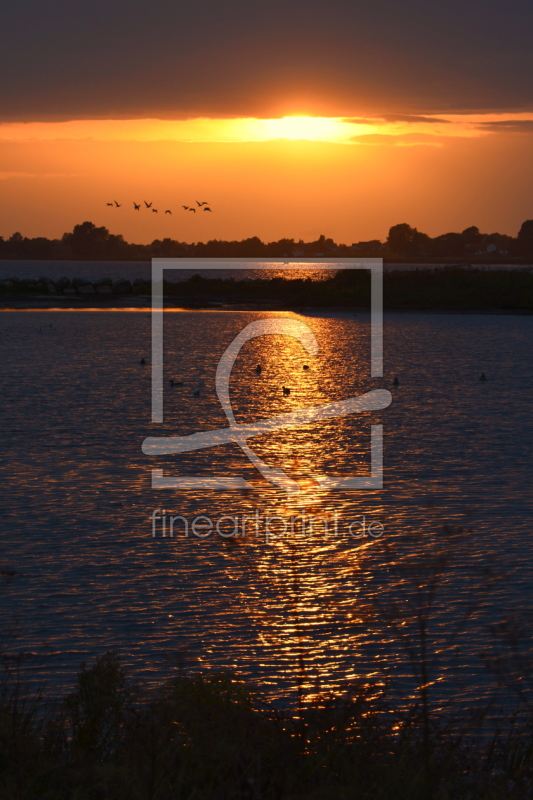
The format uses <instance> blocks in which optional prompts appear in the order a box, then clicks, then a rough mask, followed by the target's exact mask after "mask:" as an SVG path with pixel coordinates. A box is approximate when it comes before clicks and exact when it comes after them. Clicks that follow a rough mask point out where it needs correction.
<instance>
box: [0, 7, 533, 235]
mask: <svg viewBox="0 0 533 800" xmlns="http://www.w3.org/2000/svg"><path fill="white" fill-rule="evenodd" d="M0 23H1V24H2V30H3V32H4V42H3V47H2V50H1V52H0V64H1V69H2V81H1V82H0V187H1V191H0V235H2V236H4V237H8V236H10V235H11V234H12V233H13V232H14V231H20V232H22V233H23V234H24V235H26V236H49V237H57V236H61V235H62V234H63V233H64V232H65V231H67V230H71V229H72V227H73V225H75V224H76V223H79V222H83V221H84V220H91V221H92V222H94V223H95V224H97V225H106V226H107V227H108V228H109V229H110V230H111V231H112V232H113V233H122V234H123V235H124V236H125V238H126V239H128V240H129V241H136V242H149V241H151V240H153V239H155V238H164V237H165V236H170V237H172V238H175V239H179V240H181V241H200V240H204V241H205V240H207V239H212V238H223V239H234V238H238V239H241V238H244V237H248V236H254V235H257V236H260V237H261V238H262V239H264V240H272V239H279V238H281V237H285V236H286V237H291V238H296V239H298V238H303V239H306V240H309V239H315V238H317V237H318V236H319V235H320V234H322V233H324V234H325V235H327V236H331V237H333V238H334V239H336V240H337V241H342V242H346V243H348V244H349V243H351V242H354V241H359V240H367V239H374V238H379V239H384V238H385V237H386V235H387V231H388V229H389V227H390V226H391V225H394V224H396V223H398V222H409V223H410V224H412V225H415V226H416V227H418V228H419V230H423V231H425V232H426V233H429V234H431V235H437V234H439V233H443V232H445V231H448V230H462V229H464V228H466V227H468V226H470V225H478V226H479V227H480V228H481V230H483V231H487V232H491V231H496V230H497V231H500V232H501V233H508V234H513V235H515V234H516V232H517V231H518V229H519V227H520V224H521V223H522V222H523V221H524V220H525V219H528V218H533V196H532V193H531V184H532V178H533V157H532V154H533V81H532V77H533V75H532V73H533V70H532V67H533V49H532V48H531V45H530V32H531V30H532V29H533V7H532V6H530V5H528V4H526V3H524V2H523V0H520V1H519V0H510V2H505V3H504V2H503V0H493V2H490V1H489V2H487V0H485V2H480V1H479V2H478V0H467V1H466V2H459V1H458V0H452V1H451V2H447V3H443V2H438V3H432V4H430V3H427V2H421V0H408V2H393V0H378V1H377V2H373V3H370V2H365V3H354V2H347V1H346V0H336V2H332V3H328V4H327V6H326V4H325V3H323V2H322V3H316V2H315V3H313V2H311V3H309V2H305V3H304V2H298V1H296V0H285V1H284V2H280V0H274V2H270V3H268V4H266V3H265V4H259V3H250V2H248V3H244V2H242V0H229V1H228V2H225V3H221V2H214V0H206V2H203V3H201V4H200V3H196V4H184V3H176V2H175V1H174V2H170V0H156V2H150V3H148V2H145V0H137V1H136V2H135V0H133V1H132V0H130V1H129V2H128V3H126V2H123V1H122V0H109V1H108V2H103V0H95V1H94V2H91V3H88V2H76V3H72V2H68V3H67V2H65V0H56V2H54V3H53V4H42V3H37V2H36V0H33V1H30V0H22V2H19V3H18V4H17V5H16V6H15V5H14V4H13V5H12V6H11V7H9V8H5V9H4V10H3V11H2V13H1V16H0ZM114 200H117V201H118V202H119V203H120V204H121V208H110V207H108V206H107V205H106V203H107V202H111V201H114ZM143 200H147V201H148V202H153V205H154V207H156V208H158V209H159V213H158V214H152V213H151V212H149V211H147V210H146V209H144V210H143V211H140V212H135V211H134V208H133V201H135V202H137V203H139V202H141V201H143ZM195 200H208V201H209V203H210V204H211V208H212V213H211V214H207V213H197V214H190V213H188V212H186V211H183V209H182V208H181V206H182V205H183V204H184V205H192V204H194V202H195ZM167 208H168V209H171V210H172V215H164V214H163V212H164V210H165V209H167Z"/></svg>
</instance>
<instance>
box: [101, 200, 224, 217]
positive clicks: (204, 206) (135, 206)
mask: <svg viewBox="0 0 533 800" xmlns="http://www.w3.org/2000/svg"><path fill="white" fill-rule="evenodd" d="M132 202H133V209H134V211H140V210H141V208H142V203H136V202H135V201H134V200H133V201H132ZM143 203H144V205H145V207H146V210H147V211H151V212H152V214H159V209H157V208H152V206H153V205H154V204H153V202H152V203H147V202H146V200H143ZM122 205H123V204H122V203H119V202H117V201H116V200H113V202H112V203H106V206H111V208H122ZM209 206H210V203H209V202H208V201H207V200H202V201H201V202H200V200H196V207H195V206H182V208H183V210H184V211H192V212H193V214H196V212H197V211H199V210H200V209H202V211H210V212H211V213H212V209H211V208H210V207H209ZM164 213H165V214H172V211H171V210H170V208H167V209H165V211H164Z"/></svg>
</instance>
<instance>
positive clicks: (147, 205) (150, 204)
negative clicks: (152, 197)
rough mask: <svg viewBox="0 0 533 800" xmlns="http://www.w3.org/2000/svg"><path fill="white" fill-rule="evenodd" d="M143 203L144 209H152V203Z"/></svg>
mask: <svg viewBox="0 0 533 800" xmlns="http://www.w3.org/2000/svg"><path fill="white" fill-rule="evenodd" d="M143 202H144V205H145V206H146V208H152V203H147V202H146V200H143ZM152 202H153V201H152Z"/></svg>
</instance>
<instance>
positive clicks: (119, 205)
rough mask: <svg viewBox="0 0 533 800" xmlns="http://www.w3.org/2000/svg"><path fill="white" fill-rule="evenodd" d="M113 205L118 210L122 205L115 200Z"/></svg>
mask: <svg viewBox="0 0 533 800" xmlns="http://www.w3.org/2000/svg"><path fill="white" fill-rule="evenodd" d="M115 205H116V207H117V208H120V207H121V205H122V203H117V201H116V200H115Z"/></svg>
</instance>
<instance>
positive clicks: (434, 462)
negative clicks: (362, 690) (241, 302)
mask: <svg viewBox="0 0 533 800" xmlns="http://www.w3.org/2000/svg"><path fill="white" fill-rule="evenodd" d="M269 316H270V317H276V316H283V317H284V318H294V319H302V320H304V321H305V322H306V323H307V324H308V325H309V326H310V327H311V328H312V329H313V331H314V332H315V334H316V337H317V339H318V342H319V345H320V352H319V354H318V355H317V356H316V357H315V358H314V359H309V357H308V356H305V355H304V354H303V351H302V350H301V347H300V346H299V345H297V344H296V343H295V342H292V341H291V340H288V339H287V338H283V339H282V338H280V337H262V339H259V340H255V341H253V342H250V343H248V344H247V345H246V346H245V347H244V348H243V350H242V352H241V355H240V356H239V359H238V360H237V362H236V365H235V367H234V370H233V374H232V383H231V398H232V404H233V409H234V411H235V415H236V417H237V420H238V421H239V422H245V421H246V422H248V421H251V420H255V419H260V418H266V417H270V416H273V415H275V414H279V413H284V412H286V411H293V410H297V409H298V408H300V407H302V406H308V405H320V404H322V403H326V402H330V401H334V400H341V399H345V398H347V397H350V396H352V395H356V394H361V393H363V392H364V391H367V390H368V389H372V388H380V387H386V388H388V389H390V390H391V391H392V392H393V402H392V405H391V406H390V408H388V409H386V410H384V411H382V412H373V413H372V414H368V413H367V414H361V415H354V416H351V417H343V418H340V419H332V420H328V421H323V422H317V423H314V424H313V425H308V426H307V427H305V426H304V427H300V428H297V429H293V430H290V431H282V432H279V433H277V434H271V435H269V436H266V435H265V436H262V437H260V438H259V439H257V440H254V443H253V447H254V450H255V451H256V452H257V454H258V455H260V456H261V457H262V458H263V460H264V461H266V462H267V463H268V464H270V465H272V466H274V465H276V466H279V467H281V468H282V469H284V470H286V471H287V472H288V473H289V474H290V475H292V476H293V477H295V478H297V479H298V480H299V481H300V483H301V486H302V487H303V488H302V491H301V492H300V493H296V494H292V495H287V494H286V493H284V492H283V491H282V490H281V489H277V488H275V487H273V486H271V485H270V484H268V483H267V482H266V481H264V480H263V479H262V478H261V476H259V474H258V473H257V472H255V470H254V468H253V467H252V465H251V463H250V462H249V461H248V459H247V458H246V456H245V455H244V454H243V453H242V452H241V451H240V450H239V448H238V447H237V446H236V445H233V444H228V445H225V446H224V447H219V448H215V449H211V450H204V451H198V452H193V453H187V454H182V455H179V456H164V457H159V458H156V459H153V458H152V459H151V458H149V457H148V456H145V455H143V453H142V452H141V443H142V441H143V439H144V438H145V437H146V436H153V435H161V434H164V435H172V434H176V433H180V434H186V433H193V432H196V431H202V430H207V429H210V428H218V427H224V426H225V425H227V420H226V418H225V416H224V414H223V411H222V409H221V407H220V404H219V401H218V399H217V396H216V393H215V386H214V378H215V370H216V365H217V362H218V359H219V357H220V355H221V354H222V352H223V350H224V349H225V347H226V346H227V345H228V344H229V343H230V342H231V340H232V339H233V338H234V336H236V335H237V333H238V332H239V331H240V330H241V329H242V328H243V327H244V326H245V325H246V324H248V323H249V322H251V321H253V320H255V319H259V318H264V317H269ZM532 343H533V318H531V317H516V316H490V315H484V316H469V315H461V316H452V315H446V316H444V315H443V316H440V315H436V314H434V315H424V314H412V315H404V314H400V315H394V314H390V315H387V316H386V320H385V377H384V378H383V379H374V380H371V379H369V378H368V377H367V376H368V375H369V358H368V351H369V319H368V318H367V317H366V316H364V315H359V316H357V317H354V316H350V315H347V314H344V315H342V314H336V315H324V316H315V317H299V316H298V315H295V314H289V313H287V314H280V313H272V314H265V313H258V312H172V313H171V312H169V313H167V314H166V317H165V382H166V388H165V398H164V404H165V422H164V424H163V425H152V424H151V423H150V407H151V406H150V404H151V394H150V391H151V385H150V315H149V313H148V312H145V311H139V312H118V311H106V312H92V311H91V312H82V311H75V312H73V311H70V312H57V311H53V312H44V311H32V312H3V313H0V358H1V364H2V381H1V385H0V393H1V397H2V409H3V413H2V417H1V422H0V425H1V428H2V441H3V446H2V452H1V459H2V466H1V469H2V485H3V493H2V494H3V499H2V512H1V513H2V517H1V519H2V523H1V525H2V532H1V539H0V561H1V562H3V563H5V564H7V565H8V566H9V567H12V568H13V569H15V570H17V572H19V573H20V574H19V575H17V576H15V578H14V579H13V581H11V583H10V584H9V585H8V586H7V587H6V588H5V589H4V590H3V593H2V594H1V595H0V598H1V601H2V606H1V609H0V630H2V628H4V630H6V627H7V628H9V630H10V631H11V632H13V631H15V632H16V635H17V638H16V641H15V642H14V647H16V648H24V649H26V650H29V651H31V652H32V653H34V654H35V660H34V668H33V669H34V671H33V672H32V674H33V675H34V676H35V677H36V679H39V680H41V679H49V680H50V681H52V682H53V683H54V684H55V685H62V686H65V687H66V686H70V685H71V683H72V681H73V680H74V677H75V673H76V669H77V666H78V665H79V663H80V661H82V660H92V659H94V657H95V656H96V655H98V654H100V653H103V652H105V651H107V650H110V649H114V650H117V651H118V652H119V653H121V654H122V655H123V656H124V658H125V661H126V663H127V664H128V665H129V666H130V667H131V668H132V671H133V672H134V673H135V674H137V675H140V676H142V677H144V678H145V679H146V680H148V681H155V680H158V679H159V678H161V677H162V676H165V675H167V674H168V673H169V670H170V669H171V665H172V664H175V663H186V664H190V665H193V666H201V667H212V668H224V669H230V670H234V671H237V672H238V673H239V674H241V675H244V676H246V677H251V678H253V679H255V680H258V681H259V682H260V683H261V684H262V685H263V686H264V687H265V688H266V689H267V690H268V692H269V693H270V694H271V696H273V697H279V696H288V695H291V696H293V695H294V692H295V690H296V687H297V686H298V685H303V686H304V687H305V688H306V690H307V691H309V692H312V691H318V690H323V689H331V690H338V689H339V688H340V687H342V686H343V685H345V684H346V682H347V681H350V680H353V679H354V678H367V679H368V678H369V677H370V676H372V677H373V678H375V679H376V678H382V677H383V676H387V675H391V674H392V675H394V676H395V677H396V678H398V679H399V680H400V682H402V681H403V685H405V686H408V683H407V682H405V680H404V679H406V678H407V677H408V675H409V665H408V661H407V660H406V658H405V655H404V651H403V649H402V647H401V646H400V645H399V644H398V637H395V635H393V634H392V633H391V630H390V629H386V628H384V626H383V625H382V623H381V622H380V621H379V618H378V617H377V616H376V615H375V613H374V611H373V610H372V601H373V600H375V599H379V598H380V597H381V598H383V600H384V601H387V602H390V600H391V598H392V597H394V596H395V582H396V581H397V579H398V574H399V573H398V571H397V570H396V566H397V565H400V567H401V566H402V565H403V568H404V571H403V573H401V574H402V575H403V577H404V578H406V579H408V582H409V581H411V584H412V586H413V587H414V588H413V592H415V594H416V585H417V580H416V579H414V581H413V580H412V573H411V572H410V571H409V569H408V564H409V563H410V561H409V559H410V557H411V556H413V555H416V556H417V557H419V559H420V562H421V565H420V564H419V568H420V569H421V570H422V574H424V572H423V570H424V559H425V558H427V559H429V555H430V553H431V546H432V544H431V543H432V540H433V537H434V536H437V537H439V536H440V537H441V541H442V542H443V543H444V544H446V542H447V540H446V541H445V537H444V535H443V534H442V527H443V525H444V524H450V525H452V526H459V527H460V528H462V529H463V532H462V533H460V534H458V536H456V537H455V538H454V540H453V542H451V543H450V547H451V549H452V550H453V552H454V554H455V557H456V558H455V563H454V566H453V568H451V570H450V571H449V573H447V577H446V580H445V581H444V582H443V585H442V587H441V591H442V598H443V600H442V604H441V606H440V607H439V615H438V616H437V617H436V619H435V623H434V629H433V633H432V635H433V636H434V641H435V643H436V644H435V647H436V648H437V649H439V648H440V649H442V654H441V656H440V657H439V665H438V666H437V667H436V669H437V671H438V675H439V676H440V677H439V684H438V687H437V688H438V691H442V694H443V697H444V696H445V695H446V692H451V691H452V689H453V690H454V691H455V690H456V689H457V686H458V684H460V690H461V692H463V693H464V695H465V696H466V697H470V698H472V697H476V696H478V697H479V696H480V695H481V694H482V693H483V692H485V691H486V690H487V685H486V678H485V677H484V671H483V667H482V665H481V662H480V660H479V657H478V654H479V652H480V651H481V650H483V649H484V648H487V647H490V646H492V640H491V638H490V635H489V633H488V632H487V625H488V624H490V623H493V622H495V621H498V620H503V619H508V618H509V617H510V616H512V615H513V614H516V613H517V612H520V614H522V615H523V616H524V617H526V618H527V617H530V616H531V612H532V610H533V569H532V566H531V554H532V547H531V526H530V520H531V511H532V494H531V479H532V464H533V459H532V448H533V444H532V443H533V422H532V414H531V411H532V408H531V398H532V397H533V366H532V361H531V345H532ZM141 357H145V358H146V360H147V362H148V363H147V365H146V366H145V367H142V366H140V364H139V360H140V358H141ZM257 363H261V364H262V367H263V370H262V373H261V375H260V376H257V375H256V373H255V370H254V367H255V366H256V364H257ZM304 363H307V364H308V365H309V367H310V369H309V370H307V371H304V370H303V364H304ZM482 372H484V373H486V375H487V377H488V380H487V381H486V382H485V383H483V382H480V381H479V375H480V374H481V373H482ZM395 375H398V376H399V379H400V386H399V387H398V388H396V389H394V388H393V386H392V379H393V377H394V376H395ZM170 378H174V379H175V380H181V381H183V383H184V384H185V385H184V386H183V387H179V388H174V389H170V388H169V387H168V380H170ZM201 380H203V381H204V386H203V387H202V388H201V392H200V396H199V397H193V387H195V386H196V385H197V384H198V382H199V381H201ZM283 385H285V386H289V387H291V394H290V396H289V397H283V395H282V392H281V387H282V386H283ZM371 422H372V423H379V422H382V423H383V425H384V433H385V485H384V488H383V490H374V491H359V492H353V493H346V492H331V491H329V492H328V491H326V490H322V489H319V488H317V485H316V483H315V482H314V481H313V477H312V476H313V475H316V474H317V473H320V474H324V473H326V474H351V473H364V472H365V471H366V472H368V469H369V441H370V423H371ZM152 468H160V469H163V470H164V471H165V474H168V475H171V474H181V475H185V474H189V475H191V474H192V475H199V474H203V475H206V476H209V475H213V474H215V475H243V476H244V477H245V478H246V479H247V480H248V481H249V482H250V483H252V485H253V486H254V488H253V489H252V490H248V491H240V492H238V491H233V492H225V493H224V492H216V491H209V490H203V491H201V492H200V491H198V490H196V491H195V490H189V491H183V490H181V491H180V492H178V491H177V490H172V489H165V490H155V489H152V488H151V484H150V470H151V469H152ZM156 508H159V509H166V510H167V513H168V514H170V513H174V514H175V515H182V516H183V517H184V518H186V519H187V521H188V522H189V524H192V521H193V519H194V518H195V517H196V516H198V515H205V516H208V517H209V518H210V519H212V520H213V523H214V524H216V523H217V522H219V527H220V530H221V531H222V532H223V533H224V532H229V531H230V530H231V527H232V525H233V524H234V523H233V522H232V521H231V520H228V519H225V520H221V518H222V517H223V516H226V517H228V516H229V517H235V516H238V517H239V519H242V515H243V514H244V515H250V516H252V515H253V514H255V513H256V512H257V513H258V514H259V515H260V517H261V519H262V520H264V518H265V517H267V516H271V517H273V516H277V517H279V518H280V519H278V520H277V522H275V521H273V522H272V523H271V528H272V531H273V532H274V533H275V534H276V535H274V536H271V537H269V539H270V540H269V541H268V542H267V541H266V539H265V530H264V527H265V523H263V525H262V528H261V530H260V531H259V534H258V535H253V528H252V533H251V534H250V535H248V536H247V537H246V539H245V540H244V541H241V542H240V543H239V544H235V543H230V542H228V541H225V540H224V539H223V538H222V537H221V536H219V535H213V536H210V537H208V538H204V539H200V538H196V537H194V536H193V535H190V536H189V537H188V538H186V537H185V536H184V535H183V532H182V531H183V523H180V522H178V523H177V525H176V530H177V534H176V536H175V537H174V538H173V539H169V538H162V537H161V535H160V533H161V529H160V528H158V529H157V533H158V535H157V537H156V538H153V537H152V523H151V520H150V515H151V514H152V512H153V510H154V509H156ZM304 510H305V513H306V514H313V515H315V516H316V517H317V518H318V517H319V516H320V517H322V518H324V517H325V518H326V521H327V522H328V524H329V528H328V531H327V535H324V522H323V520H322V521H319V520H318V519H317V520H316V522H315V531H314V536H310V535H309V533H307V534H306V535H305V536H304V535H302V533H301V531H300V528H299V527H298V524H296V523H295V528H294V530H295V532H294V533H293V535H288V534H287V535H283V534H282V528H283V525H284V524H285V523H287V524H288V525H289V526H290V522H289V521H290V519H291V517H293V516H295V515H301V514H302V513H303V511H304ZM363 517H365V522H366V524H368V523H370V522H379V523H381V524H382V525H383V526H384V532H383V536H382V537H381V538H379V539H376V540H370V539H369V538H364V539H354V538H353V537H350V536H349V535H348V532H347V531H348V525H349V524H350V523H351V522H353V521H357V522H361V520H362V518H363ZM335 520H336V521H337V530H336V531H335V529H334V523H335ZM248 530H249V529H248ZM356 530H360V527H356ZM484 567H490V568H491V569H493V568H494V567H497V569H498V570H499V571H500V572H501V575H500V576H499V577H498V578H497V580H496V581H495V582H494V583H492V584H491V585H490V589H489V590H488V591H486V593H485V595H484V600H483V605H482V610H481V612H480V616H478V618H477V619H472V620H470V621H469V622H468V623H467V624H466V625H465V627H464V630H462V633H461V635H460V636H459V637H458V638H456V639H454V641H453V643H452V644H453V648H454V649H451V645H450V642H449V638H450V635H451V632H452V630H453V629H454V624H455V622H456V621H457V619H459V615H460V614H461V613H462V611H461V609H463V610H464V608H465V607H468V606H469V605H471V604H472V603H473V602H474V600H476V598H477V596H478V595H477V593H476V586H477V585H478V584H479V583H480V582H482V581H483V578H482V577H480V570H481V569H482V568H484ZM406 591H407V600H406V603H407V607H408V604H409V602H410V600H409V598H410V597H411V598H412V597H414V596H415V595H414V594H413V593H412V592H411V595H409V591H410V590H406Z"/></svg>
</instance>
